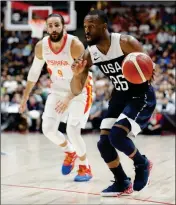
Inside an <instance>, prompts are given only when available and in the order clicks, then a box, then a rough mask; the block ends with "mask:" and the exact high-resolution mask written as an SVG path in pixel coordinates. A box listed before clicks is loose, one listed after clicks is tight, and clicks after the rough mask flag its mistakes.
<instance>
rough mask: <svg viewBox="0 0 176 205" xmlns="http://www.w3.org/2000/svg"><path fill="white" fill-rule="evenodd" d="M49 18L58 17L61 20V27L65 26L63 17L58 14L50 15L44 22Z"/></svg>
mask: <svg viewBox="0 0 176 205" xmlns="http://www.w3.org/2000/svg"><path fill="white" fill-rule="evenodd" d="M51 17H59V18H60V19H61V22H62V25H63V26H64V25H65V21H64V17H63V16H62V15H60V14H54V13H53V14H50V15H49V16H48V17H47V19H46V21H47V20H48V19H49V18H51Z"/></svg>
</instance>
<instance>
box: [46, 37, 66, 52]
mask: <svg viewBox="0 0 176 205" xmlns="http://www.w3.org/2000/svg"><path fill="white" fill-rule="evenodd" d="M67 36H68V35H67V34H65V35H64V42H63V44H62V46H61V47H60V49H59V50H58V51H54V50H53V48H52V45H51V40H50V38H48V44H49V47H50V49H51V51H52V52H53V53H54V54H59V53H60V52H61V51H62V50H63V48H64V47H65V44H66V42H67Z"/></svg>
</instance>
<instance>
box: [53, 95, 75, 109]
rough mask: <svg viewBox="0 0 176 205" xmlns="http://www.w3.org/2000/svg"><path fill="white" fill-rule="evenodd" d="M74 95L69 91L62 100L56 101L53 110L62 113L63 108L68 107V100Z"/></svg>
mask: <svg viewBox="0 0 176 205" xmlns="http://www.w3.org/2000/svg"><path fill="white" fill-rule="evenodd" d="M73 97H74V95H73V94H72V93H70V94H69V95H68V96H67V97H66V98H65V99H64V100H59V101H58V102H57V103H56V107H55V110H56V112H57V113H64V112H65V110H66V109H67V108H68V105H69V103H70V101H71V100H72V99H73Z"/></svg>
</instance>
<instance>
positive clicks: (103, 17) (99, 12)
mask: <svg viewBox="0 0 176 205" xmlns="http://www.w3.org/2000/svg"><path fill="white" fill-rule="evenodd" d="M87 15H91V16H93V15H97V16H98V18H99V19H100V20H101V21H102V22H103V23H107V24H108V16H107V15H106V13H105V12H104V11H102V10H96V9H95V10H91V11H89V13H88V14H87Z"/></svg>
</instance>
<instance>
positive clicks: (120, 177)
mask: <svg viewBox="0 0 176 205" xmlns="http://www.w3.org/2000/svg"><path fill="white" fill-rule="evenodd" d="M110 170H111V172H112V173H113V174H114V177H115V180H116V181H118V182H124V180H126V179H128V177H127V175H126V174H125V172H124V170H123V168H122V165H121V164H119V165H118V166H117V167H115V168H110Z"/></svg>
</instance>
